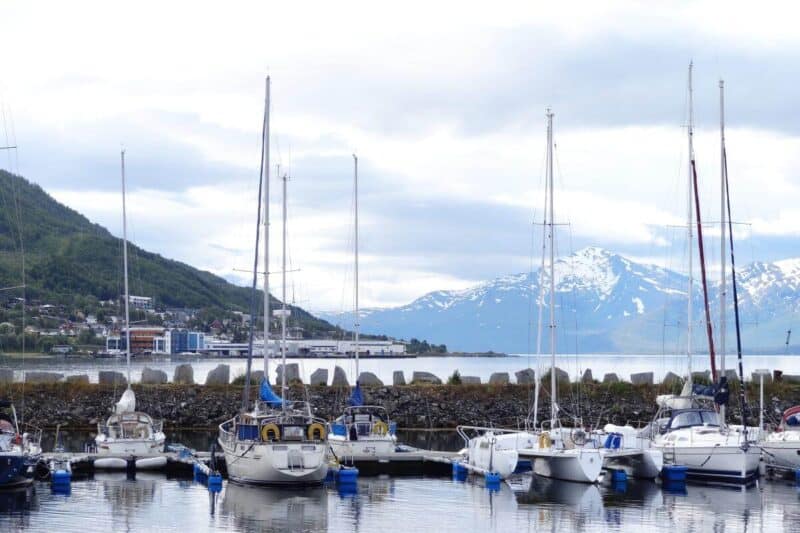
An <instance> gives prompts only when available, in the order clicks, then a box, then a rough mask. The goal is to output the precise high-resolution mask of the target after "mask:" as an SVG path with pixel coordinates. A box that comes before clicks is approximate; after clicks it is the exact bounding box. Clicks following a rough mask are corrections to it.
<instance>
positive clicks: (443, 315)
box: [317, 246, 800, 354]
mask: <svg viewBox="0 0 800 533" xmlns="http://www.w3.org/2000/svg"><path fill="white" fill-rule="evenodd" d="M737 276H738V277H737V282H738V283H737V286H738V288H739V293H740V310H741V315H742V324H743V338H744V339H745V349H746V350H748V351H753V350H757V349H759V347H768V348H769V349H774V350H776V349H778V348H779V347H781V343H782V342H783V340H784V337H785V333H786V330H787V329H790V328H791V323H792V320H793V315H794V314H795V313H796V312H797V311H798V308H800V303H798V302H800V259H785V260H782V261H777V262H775V263H765V262H754V263H751V264H749V265H746V266H745V267H744V268H740V269H739V271H738V272H737ZM543 281H544V284H545V286H546V287H548V286H549V275H548V274H547V269H545V274H544V276H543ZM728 282H729V283H730V279H729V280H728ZM555 284H556V315H557V317H556V327H557V329H556V331H557V350H558V351H560V352H562V353H573V352H576V351H577V352H580V353H600V352H603V353H630V354H635V353H666V352H674V353H682V352H683V351H685V343H686V333H685V329H686V304H687V299H686V295H687V292H688V278H687V276H686V275H685V274H682V273H680V272H677V271H674V270H669V269H666V268H663V267H660V266H657V265H652V264H645V263H639V262H635V261H632V260H630V259H628V258H626V257H624V256H622V255H620V254H616V253H614V252H611V251H609V250H606V249H603V248H600V247H596V246H590V247H587V248H583V249H581V250H579V251H577V252H575V253H574V254H572V255H570V256H566V257H561V258H559V259H558V260H557V261H556V262H555ZM718 292H719V287H718V284H717V283H716V280H715V283H712V284H711V285H710V286H709V294H710V301H711V307H712V320H713V322H714V326H715V333H714V334H715V342H718V340H719V339H718V338H717V337H718V334H717V332H716V322H717V317H718V313H719V306H718V299H719V298H718ZM538 296H539V269H538V268H537V269H536V270H535V271H534V272H528V273H518V274H510V275H505V276H500V277H497V278H494V279H491V280H486V281H483V282H480V283H478V284H476V285H474V286H472V287H469V288H467V289H460V290H452V291H448V290H439V291H432V292H429V293H427V294H424V295H422V296H420V297H419V298H416V299H415V300H413V301H412V302H410V303H409V304H406V305H403V306H397V307H392V308H368V309H364V310H362V313H361V319H360V323H361V327H362V330H363V331H365V332H371V331H373V330H376V329H380V331H382V332H384V333H386V334H387V335H393V336H398V337H404V336H406V338H407V335H409V334H411V332H414V334H416V335H418V336H421V337H424V338H426V339H429V340H432V341H433V342H442V343H445V344H447V346H448V347H450V348H451V349H453V350H463V351H489V350H494V351H502V352H508V353H527V352H531V351H535V346H536V335H537V333H536V332H537V325H538V305H536V302H537V301H538ZM692 299H693V302H694V309H695V314H694V315H693V316H694V320H693V323H695V324H696V326H695V327H694V333H693V336H692V341H693V344H694V346H696V347H697V348H698V352H702V351H703V350H704V349H707V348H705V347H706V346H707V340H706V337H705V329H704V327H703V323H704V318H703V316H702V312H703V307H702V292H701V287H700V284H699V282H698V281H697V280H695V283H694V285H693V290H692ZM546 303H547V302H545V304H546ZM726 308H728V309H729V311H730V312H729V314H728V320H727V321H728V328H727V335H726V343H728V344H727V345H728V346H729V347H733V346H735V344H734V340H735V338H734V337H733V335H734V331H733V330H734V328H733V325H732V324H733V310H732V302H731V290H730V288H729V289H728V305H727V306H726ZM317 315H318V316H320V317H322V318H325V319H327V320H328V321H331V322H332V323H338V322H343V318H344V317H343V316H342V314H339V313H324V312H323V313H317ZM548 321H549V315H548V311H547V309H546V308H545V310H544V316H543V329H544V331H545V332H546V331H547V327H548V323H549V322H548ZM549 350H550V347H549V339H548V335H547V334H546V333H545V334H544V335H543V341H542V351H549Z"/></svg>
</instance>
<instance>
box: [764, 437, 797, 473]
mask: <svg viewBox="0 0 800 533" xmlns="http://www.w3.org/2000/svg"><path fill="white" fill-rule="evenodd" d="M759 446H760V447H761V449H762V450H763V455H764V462H765V463H767V464H768V465H770V466H774V467H778V468H791V469H797V468H800V440H785V441H779V440H769V439H768V440H766V441H763V442H762V443H761V444H759Z"/></svg>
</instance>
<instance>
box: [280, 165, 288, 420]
mask: <svg viewBox="0 0 800 533" xmlns="http://www.w3.org/2000/svg"><path fill="white" fill-rule="evenodd" d="M282 180H283V243H282V245H283V253H282V256H283V257H282V258H281V261H282V265H281V272H282V277H283V280H282V283H283V287H282V288H281V300H282V302H281V361H282V363H283V371H282V372H281V396H282V397H283V398H286V313H287V312H288V311H287V309H286V182H287V181H288V180H289V176H287V175H286V174H284V175H283V177H282ZM281 407H282V410H283V411H286V402H281Z"/></svg>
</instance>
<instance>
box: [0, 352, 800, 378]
mask: <svg viewBox="0 0 800 533" xmlns="http://www.w3.org/2000/svg"><path fill="white" fill-rule="evenodd" d="M289 362H290V363H297V364H298V365H299V368H300V375H301V376H302V377H303V380H304V381H305V382H308V379H309V378H310V376H311V373H312V372H314V370H316V369H317V368H327V369H328V380H329V382H330V379H331V377H332V376H333V369H334V367H335V366H337V365H338V366H340V367H342V368H343V369H344V370H345V371H346V372H347V374H348V376H350V381H351V382H352V381H353V380H352V375H353V373H354V372H355V365H354V362H353V360H352V359H347V358H341V359H334V358H331V359H319V358H294V359H290V360H289ZM182 363H190V364H191V365H192V367H193V369H194V379H195V382H197V383H204V382H205V378H206V375H207V374H208V373H209V372H210V371H211V370H212V369H214V368H215V367H216V366H217V365H219V364H227V365H230V367H231V379H233V378H235V377H236V376H241V375H244V373H245V367H246V365H247V361H246V359H231V358H201V357H184V356H181V357H173V358H169V357H162V358H147V359H135V360H134V361H133V362H132V365H131V378H132V380H133V381H134V382H136V381H139V380H140V379H141V375H142V370H143V369H144V368H145V367H149V368H153V369H159V370H163V371H165V372H166V373H167V376H168V377H169V379H170V380H171V379H172V376H173V373H174V369H175V367H176V366H177V365H179V364H182ZM686 363H687V361H686V356H685V355H602V354H587V355H580V356H575V355H572V356H570V355H561V356H559V357H558V358H557V360H556V364H557V366H558V367H559V368H562V369H564V370H565V371H567V372H568V373H569V374H570V376H572V377H573V379H577V378H578V377H580V376H581V375H582V374H583V371H584V370H586V369H587V368H588V369H591V370H592V375H593V376H594V378H595V379H602V378H603V375H604V374H606V373H611V372H613V373H616V374H617V375H618V376H619V377H620V379H624V380H627V379H629V377H630V374H633V373H637V372H653V375H654V378H655V380H656V381H658V380H660V379H661V378H662V377H663V376H664V375H665V374H666V373H667V372H674V373H676V374H679V375H682V374H685V372H686V368H687V364H686ZM718 364H719V363H718ZM735 364H736V360H735V357H733V356H731V355H729V356H728V363H727V367H728V368H735ZM548 365H549V357H542V358H541V360H540V361H539V364H537V358H536V357H535V356H526V355H512V356H508V357H459V356H451V357H417V358H404V359H392V358H386V359H362V360H361V361H360V365H359V366H360V370H361V371H362V372H372V373H374V374H375V375H376V376H378V378H380V379H381V380H382V381H383V382H384V383H386V384H391V383H392V373H393V372H394V371H395V370H400V371H402V372H403V373H404V374H405V378H406V381H410V380H411V376H412V374H413V372H414V371H424V372H431V373H433V374H434V375H436V376H438V377H439V378H440V379H442V381H445V380H446V379H447V377H448V376H450V375H452V374H453V372H454V371H456V370H458V371H459V373H460V374H461V375H462V376H478V377H480V378H481V380H482V381H483V382H487V381H488V379H489V376H491V375H492V374H493V373H494V372H508V373H509V374H510V376H511V379H512V381H513V380H514V372H517V371H519V370H522V369H524V368H528V367H531V368H534V369H537V368H540V367H541V368H547V367H548ZM276 367H277V365H276V362H275V361H273V362H272V364H271V366H270V377H271V379H272V380H273V381H272V382H273V383H275V381H274V380H275V378H276V375H277V374H276ZM0 368H12V369H14V373H15V379H16V380H21V379H22V373H23V370H22V369H23V366H22V358H21V357H18V356H13V357H9V356H0ZM24 368H25V370H26V371H42V370H43V371H48V372H60V373H62V374H64V375H76V374H86V375H88V376H89V380H90V381H91V382H93V383H96V382H97V376H98V372H99V371H101V370H117V371H121V372H124V371H125V362H124V360H121V359H93V358H64V357H50V356H46V357H42V356H40V357H26V358H25V366H24ZM253 368H254V369H255V370H259V369H262V368H263V363H262V361H261V360H260V359H258V360H254V362H253ZM708 368H709V363H708V356H706V355H696V356H694V358H693V360H692V369H693V370H694V371H702V370H706V369H708ZM758 369H769V370H774V369H778V370H782V371H783V372H784V373H786V374H800V356H796V355H746V356H744V371H745V375H746V376H750V374H751V373H752V372H754V371H756V370H758Z"/></svg>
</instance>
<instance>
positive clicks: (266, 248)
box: [261, 76, 270, 382]
mask: <svg viewBox="0 0 800 533" xmlns="http://www.w3.org/2000/svg"><path fill="white" fill-rule="evenodd" d="M269 99H270V79H269V76H267V89H266V99H265V102H264V134H263V138H262V139H261V142H262V146H263V150H264V161H263V162H262V166H261V172H263V173H264V191H263V193H264V198H263V200H262V203H263V204H264V379H266V380H267V382H269V318H270V316H269Z"/></svg>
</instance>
